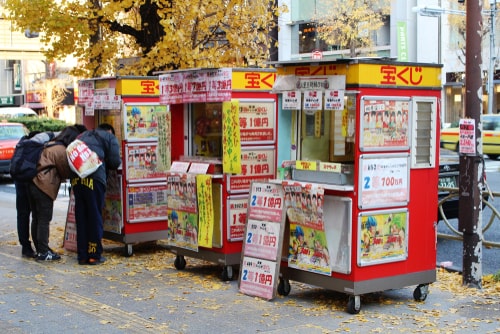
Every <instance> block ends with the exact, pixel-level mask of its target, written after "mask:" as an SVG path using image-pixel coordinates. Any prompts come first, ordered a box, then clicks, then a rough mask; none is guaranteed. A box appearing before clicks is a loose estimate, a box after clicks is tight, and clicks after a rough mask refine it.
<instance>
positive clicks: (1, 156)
mask: <svg viewBox="0 0 500 334" xmlns="http://www.w3.org/2000/svg"><path fill="white" fill-rule="evenodd" d="M28 133H29V131H28V129H27V128H26V127H25V126H24V125H23V124H21V123H9V122H7V121H0V174H9V170H10V160H11V159H12V155H13V154H14V149H15V148H16V144H17V142H19V139H21V137H22V136H24V135H27V134H28Z"/></svg>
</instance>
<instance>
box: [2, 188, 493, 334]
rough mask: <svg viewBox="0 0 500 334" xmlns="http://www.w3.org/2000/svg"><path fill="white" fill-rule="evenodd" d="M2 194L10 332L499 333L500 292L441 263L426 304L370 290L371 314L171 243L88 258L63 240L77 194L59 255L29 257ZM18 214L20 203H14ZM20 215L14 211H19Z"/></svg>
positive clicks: (112, 247) (109, 246)
mask: <svg viewBox="0 0 500 334" xmlns="http://www.w3.org/2000/svg"><path fill="white" fill-rule="evenodd" d="M1 203H3V201H2V198H1V196H0V212H3V213H4V214H2V215H0V331H1V332H2V333H92V332H94V333H223V334H224V333H228V334H229V333H287V334H288V333H301V334H304V333H306V334H307V333H336V332H351V333H380V332H383V333H415V332H423V333H427V332H429V333H470V332H471V331H475V332H479V333H498V332H499V331H500V284H499V283H497V285H496V290H493V289H491V290H488V291H486V289H484V290H483V291H478V290H476V289H465V288H464V287H462V286H461V276H459V275H458V274H452V273H447V272H442V271H440V272H439V274H438V281H437V282H435V283H433V284H432V285H431V286H430V292H429V295H428V297H427V300H426V301H425V302H416V301H415V300H414V299H413V290H414V288H415V287H414V286H412V287H407V288H404V289H398V290H390V291H383V292H380V293H374V294H367V295H363V296H362V297H361V307H362V308H361V312H360V313H359V314H357V315H351V314H349V313H347V312H346V310H345V309H346V305H347V300H348V298H347V296H346V295H344V294H341V293H337V292H333V291H329V290H324V289H321V288H317V287H314V286H310V285H307V284H303V283H298V282H293V281H292V282H291V292H290V294H289V295H288V296H287V297H281V296H278V297H277V298H275V299H274V300H272V301H265V300H262V299H259V298H254V297H250V296H246V295H243V294H241V293H239V292H238V283H237V281H231V282H222V281H221V280H220V278H219V276H220V273H221V268H220V267H218V266H217V265H215V264H212V263H206V262H203V261H201V260H197V259H192V258H187V259H186V260H187V267H186V269H185V270H183V271H178V270H176V269H175V268H174V265H173V262H174V259H175V256H174V255H173V254H172V253H170V252H169V251H168V250H167V249H166V248H165V247H163V246H161V243H158V244H157V243H148V244H144V245H138V246H135V247H134V255H133V256H132V257H130V258H126V257H123V255H122V252H123V245H121V244H117V243H111V242H106V245H105V255H106V257H107V258H108V261H107V262H106V263H105V264H103V265H99V266H80V265H78V264H77V261H76V255H75V254H74V253H71V252H65V251H64V250H63V249H61V248H60V246H61V244H62V236H63V231H64V227H63V226H64V223H63V221H64V218H63V217H64V212H65V205H66V207H67V200H66V202H65V200H64V197H63V198H62V199H61V200H58V201H57V208H56V215H55V217H54V221H55V223H54V224H53V225H52V229H51V245H52V246H53V248H55V249H57V250H58V251H60V252H63V258H62V260H61V261H60V262H57V263H39V262H36V261H34V260H31V259H24V258H21V257H20V252H21V248H20V246H19V245H18V244H17V234H16V232H15V224H13V223H12V217H15V216H12V209H11V208H9V207H8V206H3V204H1ZM14 212H15V210H14ZM9 217H10V218H9Z"/></svg>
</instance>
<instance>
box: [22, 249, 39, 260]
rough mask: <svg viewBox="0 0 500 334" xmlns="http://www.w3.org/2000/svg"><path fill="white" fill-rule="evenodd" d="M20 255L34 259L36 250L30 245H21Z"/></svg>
mask: <svg viewBox="0 0 500 334" xmlns="http://www.w3.org/2000/svg"><path fill="white" fill-rule="evenodd" d="M22 255H23V257H27V258H30V259H34V258H35V257H37V254H36V252H35V251H34V250H33V249H32V248H31V247H29V248H28V247H23V250H22Z"/></svg>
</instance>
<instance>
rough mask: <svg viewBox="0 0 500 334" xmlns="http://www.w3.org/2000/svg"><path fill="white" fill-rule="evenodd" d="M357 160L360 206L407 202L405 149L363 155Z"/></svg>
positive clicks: (399, 204)
mask: <svg viewBox="0 0 500 334" xmlns="http://www.w3.org/2000/svg"><path fill="white" fill-rule="evenodd" d="M359 161H360V167H359V168H360V173H359V182H358V188H359V189H358V194H359V207H360V208H363V209H364V208H375V207H391V206H402V205H407V204H408V201H409V200H410V182H409V178H410V161H409V155H408V154H407V153H404V154H386V155H380V154H373V155H363V156H361V158H360V159H359Z"/></svg>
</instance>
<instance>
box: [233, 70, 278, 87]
mask: <svg viewBox="0 0 500 334" xmlns="http://www.w3.org/2000/svg"><path fill="white" fill-rule="evenodd" d="M275 80H276V72H274V71H272V72H269V71H268V72H260V71H248V72H247V71H242V72H239V71H237V70H233V72H232V80H231V81H232V82H231V84H232V88H233V90H238V91H242V90H244V91H270V90H271V89H272V88H273V85H274V81H275Z"/></svg>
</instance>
